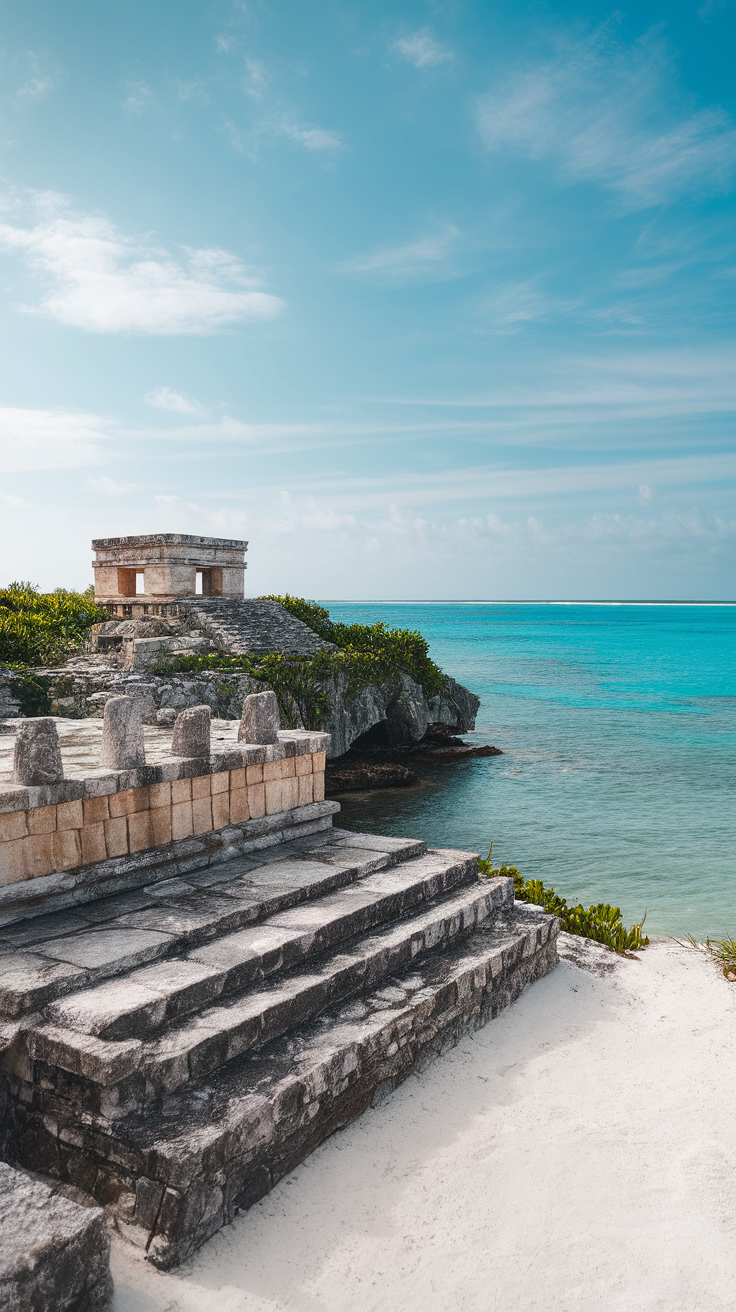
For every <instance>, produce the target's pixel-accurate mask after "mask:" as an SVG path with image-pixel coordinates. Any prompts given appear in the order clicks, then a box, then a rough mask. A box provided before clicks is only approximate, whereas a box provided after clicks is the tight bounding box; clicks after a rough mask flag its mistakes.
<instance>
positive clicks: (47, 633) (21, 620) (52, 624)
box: [0, 583, 110, 667]
mask: <svg viewBox="0 0 736 1312" xmlns="http://www.w3.org/2000/svg"><path fill="white" fill-rule="evenodd" d="M109 618H110V617H109V615H108V613H107V611H105V610H102V609H101V608H100V607H99V606H97V605H96V604H95V599H94V588H92V587H89V588H87V591H86V592H67V590H66V589H65V588H56V589H55V591H54V592H39V590H38V588H37V587H36V586H35V585H34V584H32V583H11V584H9V586H8V587H7V588H2V589H0V661H2V663H3V664H4V665H11V666H16V667H17V666H26V665H54V664H58V663H59V662H60V661H63V660H66V658H67V657H68V656H70V655H71V653H72V652H74V651H77V650H78V648H79V647H81V645H82V642H83V641H84V638H85V636H86V634H87V633H88V632H89V630H90V628H91V627H92V625H93V624H100V623H102V622H103V621H104V620H107V619H109Z"/></svg>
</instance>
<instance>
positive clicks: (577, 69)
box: [476, 25, 736, 209]
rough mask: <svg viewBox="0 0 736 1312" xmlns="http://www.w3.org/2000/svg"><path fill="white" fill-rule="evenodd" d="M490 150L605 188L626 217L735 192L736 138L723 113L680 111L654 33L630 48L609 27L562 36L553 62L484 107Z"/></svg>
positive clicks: (487, 99) (527, 70)
mask: <svg viewBox="0 0 736 1312" xmlns="http://www.w3.org/2000/svg"><path fill="white" fill-rule="evenodd" d="M476 113H477V124H478V129H479V132H480V135H481V138H482V140H483V142H484V144H485V146H486V147H487V149H489V150H494V151H497V150H501V149H510V150H515V151H517V152H520V153H523V154H525V155H527V156H528V157H529V158H530V159H536V160H549V161H551V162H552V163H554V164H555V165H556V166H557V168H558V170H559V174H560V176H561V177H562V179H563V180H564V181H566V182H582V181H592V182H598V183H600V184H601V185H603V186H604V187H607V188H609V189H611V190H613V191H615V192H617V193H618V195H619V197H620V198H621V200H622V201H623V203H624V205H625V206H626V207H627V208H632V209H637V208H647V207H649V206H653V205H660V204H665V203H667V202H669V201H672V200H675V199H677V198H679V197H681V196H685V195H689V194H691V193H697V194H698V195H700V196H702V195H703V194H709V195H712V194H718V193H721V192H724V191H726V190H728V189H729V188H730V187H731V185H732V183H733V177H734V171H735V169H736V130H734V125H733V123H732V121H731V119H730V118H729V116H728V115H727V114H726V113H725V112H724V111H723V110H722V109H720V108H718V107H716V108H708V109H694V110H692V111H691V112H683V111H682V109H681V105H680V98H679V97H678V95H677V78H676V71H675V69H674V67H673V63H672V59H671V56H670V52H669V49H668V47H667V45H666V44H665V42H664V41H663V40H662V38H661V37H660V36H659V35H658V34H657V32H652V33H649V34H647V35H646V36H644V37H642V38H641V39H640V40H638V41H636V42H634V44H633V45H630V46H626V45H624V44H623V43H622V42H620V41H619V40H617V39H616V37H615V35H614V33H613V31H612V29H611V27H610V25H605V26H603V27H601V28H599V29H597V30H596V31H595V32H593V33H592V34H591V35H590V36H588V37H587V38H585V39H582V40H581V39H574V38H571V37H565V36H563V37H561V38H560V39H559V40H558V41H557V43H556V48H555V50H554V52H553V53H552V54H551V56H550V57H549V58H547V59H541V60H537V61H530V62H528V63H526V64H522V65H520V66H519V67H518V68H517V69H516V70H515V71H514V72H513V73H512V74H511V75H510V76H509V77H507V78H506V79H505V80H503V81H502V83H501V85H500V87H499V88H498V89H497V90H494V91H492V92H490V93H489V94H487V95H485V96H482V97H481V98H480V99H479V100H478V102H477V110H476Z"/></svg>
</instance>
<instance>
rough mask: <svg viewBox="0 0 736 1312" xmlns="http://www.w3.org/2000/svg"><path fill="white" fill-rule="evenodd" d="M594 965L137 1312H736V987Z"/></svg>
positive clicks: (654, 951)
mask: <svg viewBox="0 0 736 1312" xmlns="http://www.w3.org/2000/svg"><path fill="white" fill-rule="evenodd" d="M571 944H572V951H574V952H575V953H577V954H578V955H580V949H579V948H578V946H577V941H575V940H570V939H567V938H566V939H565V943H564V945H563V951H565V952H566V953H567V952H570V951H571ZM583 956H584V957H585V960H586V968H582V967H581V965H579V964H575V962H574V961H573V960H571V959H566V960H563V961H561V963H560V965H559V967H558V968H557V969H556V970H555V971H554V972H553V974H552V975H550V976H548V977H547V978H545V979H543V980H541V981H540V982H539V983H537V984H535V985H533V987H531V988H530V989H528V990H527V991H526V993H525V994H524V995H523V996H522V998H521V999H520V1000H519V1001H518V1002H517V1003H516V1004H515V1005H514V1006H513V1007H511V1008H510V1009H509V1010H508V1011H507V1012H505V1013H504V1014H503V1015H502V1016H501V1017H500V1018H499V1019H498V1020H495V1021H493V1022H492V1023H491V1024H490V1025H488V1026H487V1027H486V1028H485V1029H484V1030H481V1031H480V1032H479V1033H478V1034H476V1035H475V1036H474V1037H472V1038H466V1039H464V1040H463V1042H462V1043H461V1044H460V1045H459V1046H458V1047H457V1048H456V1049H454V1050H453V1051H451V1052H448V1053H447V1054H446V1055H445V1056H443V1057H442V1058H440V1059H439V1060H436V1061H434V1062H433V1063H432V1064H431V1065H430V1066H429V1067H428V1068H427V1069H426V1070H425V1071H424V1072H423V1073H422V1074H421V1075H419V1076H413V1077H411V1078H410V1079H408V1080H407V1082H406V1083H405V1084H404V1085H403V1086H402V1087H401V1088H399V1089H397V1090H396V1091H395V1092H394V1093H393V1095H392V1096H391V1097H390V1098H389V1099H388V1100H387V1101H386V1102H384V1103H382V1104H381V1105H380V1106H378V1107H376V1108H373V1109H372V1110H370V1111H369V1112H367V1113H366V1114H365V1115H364V1116H362V1117H361V1118H360V1119H359V1120H357V1121H356V1122H354V1123H353V1124H352V1125H350V1126H349V1127H348V1128H347V1129H346V1130H345V1131H343V1132H342V1133H340V1134H338V1135H336V1136H334V1137H333V1138H332V1139H331V1140H329V1141H328V1142H327V1143H325V1144H323V1145H322V1147H321V1148H320V1149H319V1150H318V1151H317V1152H315V1153H313V1154H312V1156H311V1157H310V1158H308V1159H307V1161H305V1162H304V1163H303V1164H302V1165H301V1166H300V1167H299V1168H298V1169H297V1170H296V1171H294V1172H293V1174H292V1175H290V1176H289V1177H288V1178H287V1179H285V1180H283V1181H282V1182H281V1184H280V1185H279V1186H278V1187H277V1188H276V1189H275V1190H274V1191H273V1192H272V1193H271V1194H270V1195H269V1196H268V1197H267V1198H265V1199H263V1200H262V1201H261V1202H260V1203H259V1204H257V1205H256V1206H255V1207H253V1208H252V1209H251V1210H250V1211H249V1212H247V1213H245V1214H243V1215H242V1216H240V1217H239V1218H238V1219H237V1221H236V1222H235V1223H234V1224H233V1225H232V1226H229V1227H228V1228H227V1229H225V1230H224V1231H222V1232H221V1233H220V1234H218V1235H216V1236H215V1238H214V1239H212V1240H211V1241H210V1242H209V1243H208V1244H207V1245H206V1246H205V1247H204V1248H202V1249H201V1250H200V1251H199V1253H198V1254H197V1255H196V1257H195V1258H194V1260H193V1261H192V1262H190V1263H189V1264H188V1265H187V1266H186V1267H183V1268H181V1269H180V1270H178V1271H176V1272H172V1273H169V1274H161V1273H158V1272H156V1271H155V1270H153V1269H152V1268H150V1267H147V1266H145V1265H144V1264H143V1263H142V1262H140V1261H139V1260H138V1259H137V1258H136V1257H134V1256H132V1255H131V1252H130V1250H129V1249H126V1248H124V1247H123V1246H122V1245H121V1244H118V1243H116V1244H115V1246H114V1261H113V1270H114V1275H115V1282H116V1296H115V1303H114V1309H115V1312H282V1310H283V1312H385V1310H386V1309H392V1310H396V1312H448V1310H451V1309H452V1310H457V1312H496V1310H498V1312H501V1310H503V1312H537V1310H539V1312H594V1310H595V1309H605V1310H606V1312H629V1310H630V1309H631V1312H633V1310H634V1309H636V1310H637V1312H652V1310H653V1309H657V1310H659V1309H662V1312H733V1308H734V1307H736V1114H735V1113H736V1097H735V1094H734V1089H735V1087H736V1031H735V1028H734V1019H735V1018H736V985H733V984H729V983H727V982H726V981H725V980H724V979H723V977H722V976H721V975H720V973H719V971H718V969H717V968H716V967H715V966H714V965H712V964H711V963H710V962H709V961H707V960H705V959H704V958H703V957H701V956H700V955H699V954H697V953H695V952H693V951H690V950H687V949H685V948H682V947H680V946H678V945H676V944H674V943H672V942H668V941H659V942H656V943H654V944H653V945H652V946H650V947H649V948H648V949H647V950H646V951H644V952H643V953H641V955H640V957H639V958H638V959H634V960H625V959H621V958H616V957H614V956H613V955H612V954H610V953H608V952H606V951H605V950H603V949H590V950H587V951H584V952H583Z"/></svg>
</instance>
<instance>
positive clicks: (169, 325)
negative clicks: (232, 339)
mask: <svg viewBox="0 0 736 1312" xmlns="http://www.w3.org/2000/svg"><path fill="white" fill-rule="evenodd" d="M8 208H9V209H10V211H11V214H13V215H15V214H18V215H19V217H20V216H21V215H24V217H25V222H24V221H23V217H21V219H20V222H18V220H17V219H16V222H15V223H8V222H5V223H0V249H4V250H5V251H7V252H9V253H11V254H17V255H19V256H20V257H21V258H22V259H23V260H24V261H25V263H26V264H27V265H28V266H29V267H30V268H31V269H32V270H33V271H34V272H35V273H37V274H39V275H40V276H41V277H42V279H44V281H45V282H46V283H47V284H48V286H49V290H48V291H47V293H46V294H45V295H44V296H43V297H42V298H41V300H40V301H39V302H38V303H37V304H35V305H21V306H18V307H16V308H18V309H20V310H21V311H22V312H23V313H26V314H40V315H45V316H48V317H49V318H52V319H56V320H57V321H58V322H59V323H63V324H67V325H69V326H71V327H75V328H82V329H84V330H85V331H87V332H93V333H141V334H147V335H156V336H161V335H191V334H209V333H213V332H217V331H218V330H220V329H223V328H226V327H229V326H230V325H232V324H236V323H242V322H243V321H245V320H251V319H271V318H273V317H274V315H276V314H278V313H279V311H280V310H281V309H282V307H283V302H282V301H281V300H279V298H278V297H276V296H273V295H271V294H270V293H268V292H264V291H260V290H256V288H258V287H259V285H260V283H261V278H260V275H259V274H258V273H257V272H256V271H254V270H252V269H249V268H247V267H246V266H245V265H244V264H243V262H242V261H241V260H240V259H238V257H237V256H235V255H233V254H231V253H230V252H229V251H225V250H221V249H219V248H217V247H214V248H204V249H192V248H191V247H187V246H184V247H182V248H181V251H182V254H181V256H180V257H179V258H175V257H174V256H172V255H171V254H170V253H169V252H168V251H166V250H164V249H162V248H161V247H160V246H154V245H152V244H150V242H149V241H147V240H144V239H142V238H135V237H128V236H126V235H125V234H123V233H121V232H120V230H119V229H118V228H116V227H115V225H114V224H113V223H111V222H110V221H109V220H108V219H106V218H105V217H104V216H102V215H84V214H77V213H75V212H74V211H73V210H72V209H71V208H70V207H69V206H68V204H67V202H66V201H65V200H64V198H63V197H61V196H59V195H57V194H55V193H53V192H26V193H23V195H19V194H16V195H15V196H14V197H11V198H10V201H9V203H8V204H7V205H6V212H7V209H8Z"/></svg>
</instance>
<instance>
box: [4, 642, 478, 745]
mask: <svg viewBox="0 0 736 1312" xmlns="http://www.w3.org/2000/svg"><path fill="white" fill-rule="evenodd" d="M264 686H265V685H264V684H263V682H261V681H259V680H256V679H253V678H251V677H250V676H249V675H247V674H239V673H236V672H234V671H229V670H211V671H207V672H206V673H202V674H149V673H146V674H143V673H137V672H135V671H133V672H126V671H124V670H117V669H109V668H107V667H105V666H102V665H93V664H92V663H87V662H85V661H84V660H78V661H76V662H74V661H71V662H69V664H68V665H66V666H64V667H63V668H62V669H58V670H37V671H34V672H33V675H32V677H31V676H29V677H21V676H18V675H12V674H10V673H9V672H7V673H5V674H0V719H3V718H6V717H9V716H25V715H66V716H71V717H72V718H75V719H78V718H79V719H81V718H84V717H85V716H89V715H94V716H101V715H102V713H103V709H104V705H105V702H106V701H107V699H108V697H112V696H114V695H116V694H119V693H126V694H127V695H128V696H134V697H136V698H139V699H140V700H141V703H142V711H143V718H144V720H145V721H146V722H147V723H149V724H151V723H159V724H166V723H167V721H169V720H171V721H173V718H174V715H175V714H176V713H177V712H178V711H181V710H184V709H185V707H187V706H210V707H211V708H212V715H213V716H214V717H215V718H216V719H221V720H236V719H239V718H240V713H241V710H242V706H243V699H244V697H245V696H246V694H247V693H250V692H263V689H264ZM326 691H327V710H326V714H325V715H324V717H323V719H322V721H321V722H320V726H319V727H320V729H322V730H325V731H326V732H328V733H330V734H331V735H332V745H331V750H330V755H331V756H342V755H343V753H344V752H346V751H347V750H348V748H349V747H351V746H353V745H354V744H356V743H360V744H361V745H371V746H383V745H385V746H389V747H396V746H401V745H402V744H407V745H409V744H415V743H418V742H421V740H422V739H423V738H424V737H425V735H430V736H431V735H432V734H433V733H436V732H438V731H439V732H442V731H443V730H444V731H445V732H447V731H449V730H452V731H454V732H455V733H464V732H466V731H467V730H469V729H472V728H473V726H474V725H475V717H476V714H477V711H478V706H479V704H480V703H479V700H478V698H477V697H476V696H474V694H473V693H471V692H468V689H467V688H463V687H462V686H461V684H459V683H456V682H455V680H454V679H448V680H447V683H446V687H445V689H443V691H442V692H441V693H439V694H438V695H437V696H435V697H430V698H427V697H426V695H425V693H424V692H423V691H422V688H421V687H420V686H419V684H418V683H415V682H414V680H413V679H410V678H409V675H408V674H402V673H399V674H397V676H396V678H394V679H388V680H386V681H384V682H382V683H380V684H367V685H365V686H363V687H362V688H359V689H357V690H351V688H350V686H349V683H348V680H347V678H345V677H341V678H339V679H332V680H330V682H329V684H328V686H327V689H326Z"/></svg>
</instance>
